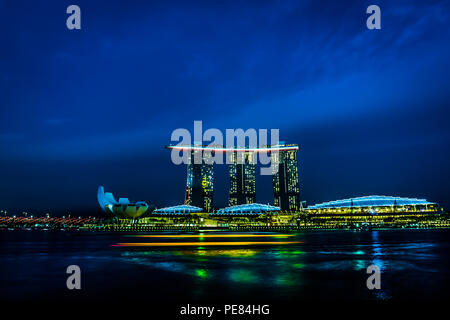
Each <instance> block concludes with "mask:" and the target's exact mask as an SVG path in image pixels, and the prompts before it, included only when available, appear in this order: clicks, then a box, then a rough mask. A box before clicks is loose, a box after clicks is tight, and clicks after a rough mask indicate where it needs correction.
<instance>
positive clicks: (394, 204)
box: [306, 196, 439, 215]
mask: <svg viewBox="0 0 450 320" xmlns="http://www.w3.org/2000/svg"><path fill="white" fill-rule="evenodd" d="M438 209H439V206H438V204H437V203H434V202H429V201H427V200H425V199H416V198H401V197H390V196H367V197H359V198H351V199H344V200H336V201H329V202H324V203H320V204H316V205H313V206H309V207H308V208H306V211H307V212H308V213H312V214H340V215H345V214H353V215H354V214H369V215H379V214H380V215H383V214H397V213H398V214H401V213H416V212H418V213H423V212H430V213H433V212H438Z"/></svg>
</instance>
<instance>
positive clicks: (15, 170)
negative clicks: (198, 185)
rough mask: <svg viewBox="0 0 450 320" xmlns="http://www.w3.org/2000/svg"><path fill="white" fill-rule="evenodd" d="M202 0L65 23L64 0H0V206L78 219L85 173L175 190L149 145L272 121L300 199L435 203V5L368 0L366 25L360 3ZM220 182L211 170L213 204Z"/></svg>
mask: <svg viewBox="0 0 450 320" xmlns="http://www.w3.org/2000/svg"><path fill="white" fill-rule="evenodd" d="M205 3H206V2H205V1H194V2H191V3H189V4H186V3H183V2H176V3H173V4H172V5H170V6H169V5H165V4H163V3H158V2H150V3H142V1H137V0H131V1H126V2H125V1H122V2H121V3H119V2H114V3H111V2H107V1H102V0H100V1H95V2H92V1H85V0H82V1H79V2H78V3H77V5H79V6H80V8H81V11H82V16H83V18H82V19H83V22H82V27H81V29H80V30H68V29H67V27H66V24H65V21H66V18H67V16H68V15H67V13H66V8H67V6H68V5H69V4H71V3H65V2H64V3H63V2H62V3H57V4H55V3H51V2H45V3H42V5H39V6H37V7H35V6H32V4H28V5H26V4H23V3H22V2H20V1H19V2H10V3H2V4H0V9H1V10H0V14H1V19H0V24H1V25H2V26H3V28H2V30H7V32H5V33H4V38H3V39H4V41H3V42H2V49H3V50H2V51H1V53H0V55H1V57H2V59H0V61H1V62H0V67H1V68H0V69H1V73H0V90H1V91H2V95H0V105H1V106H2V107H1V108H0V177H1V179H2V180H1V181H2V184H1V185H0V209H1V210H8V212H14V213H21V212H23V211H26V212H32V213H34V214H40V213H42V214H44V213H46V212H51V213H55V214H64V213H67V212H77V214H78V213H80V214H84V213H86V215H89V214H92V213H94V212H98V206H97V203H96V197H95V192H96V190H97V188H98V186H99V185H103V186H105V188H107V189H108V190H114V191H115V192H117V193H118V194H126V195H132V197H133V198H135V199H140V200H143V201H147V202H148V203H149V204H151V205H155V206H157V207H165V206H170V205H172V204H177V203H181V202H182V201H183V196H184V194H185V192H186V168H185V166H184V165H180V166H176V165H174V164H173V163H172V162H171V161H170V154H169V153H168V152H167V150H164V148H162V146H164V145H167V144H168V143H170V134H171V133H172V132H173V131H174V130H176V129H177V128H187V129H190V128H191V127H192V123H193V121H195V120H202V121H203V123H204V126H205V128H218V129H219V130H221V131H225V130H226V129H227V128H242V129H244V130H246V129H248V128H256V129H260V128H267V129H272V128H274V129H279V130H280V139H282V140H284V141H290V142H294V143H297V144H298V145H299V146H300V150H299V153H298V166H299V169H298V170H299V173H300V185H299V189H300V191H301V200H302V201H303V200H306V201H307V205H308V204H309V205H311V204H316V203H322V202H326V201H332V200H335V199H345V198H352V197H359V196H364V195H372V194H387V195H396V196H402V197H420V198H425V199H428V200H430V201H433V202H436V203H439V204H441V205H442V206H443V207H444V208H449V207H450V198H449V197H448V194H449V193H450V187H448V186H447V185H446V184H445V183H444V182H445V181H447V180H449V179H450V168H449V166H448V158H449V156H450V151H449V150H450V148H449V147H450V127H449V126H448V123H447V122H448V119H449V118H450V111H449V108H448V105H449V103H450V84H449V82H448V73H449V70H450V61H449V60H448V56H449V55H450V42H449V41H448V39H449V38H450V31H449V30H448V28H447V21H448V19H449V12H450V5H449V3H448V1H429V2H427V3H426V4H425V3H423V2H421V1H403V0H400V1H395V2H384V1H383V2H382V3H380V7H381V8H382V28H381V30H368V29H367V27H366V19H367V14H366V8H367V6H368V5H370V4H371V3H368V2H365V1H363V2H361V1H348V2H346V3H345V5H343V4H341V3H337V2H335V1H324V2H321V3H320V4H319V3H317V2H315V1H287V2H285V4H284V5H282V6H281V5H279V4H275V3H273V2H264V3H257V4H256V3H254V2H245V1H244V2H241V3H240V4H239V5H236V4H233V3H228V2H227V3H223V4H220V5H217V6H213V5H205ZM105 8H108V9H107V10H106V9H105ZM6 13H7V14H6ZM17 17H20V19H18V18H17ZM44 17H45V18H44ZM21 21H27V23H22V22H21ZM30 25H32V27H30ZM255 170H256V171H257V172H258V170H259V166H258V165H256V167H255ZM228 179H229V172H228V166H226V165H223V166H217V168H215V176H214V186H215V189H214V202H215V203H216V206H217V207H220V208H221V207H226V206H227V204H228V197H229V185H228ZM272 183H273V181H272V177H270V176H266V177H263V176H260V175H258V174H257V175H256V177H255V185H256V202H258V203H272V199H273V192H272Z"/></svg>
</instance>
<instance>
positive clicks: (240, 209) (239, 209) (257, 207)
mask: <svg viewBox="0 0 450 320" xmlns="http://www.w3.org/2000/svg"><path fill="white" fill-rule="evenodd" d="M278 211H280V207H275V206H271V205H268V204H259V203H250V204H241V205H237V206H232V207H227V208H223V209H220V210H217V211H216V213H215V214H221V215H233V214H235V215H241V214H245V215H247V214H263V213H267V212H278Z"/></svg>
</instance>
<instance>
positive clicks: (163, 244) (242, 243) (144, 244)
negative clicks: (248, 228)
mask: <svg viewBox="0 0 450 320" xmlns="http://www.w3.org/2000/svg"><path fill="white" fill-rule="evenodd" d="M298 243H303V242H302V241H253V242H252V241H249V242H247V241H232V242H136V243H133V242H124V243H117V244H113V245H111V246H112V247H180V246H184V247H187V246H201V247H204V246H259V245H281V244H298Z"/></svg>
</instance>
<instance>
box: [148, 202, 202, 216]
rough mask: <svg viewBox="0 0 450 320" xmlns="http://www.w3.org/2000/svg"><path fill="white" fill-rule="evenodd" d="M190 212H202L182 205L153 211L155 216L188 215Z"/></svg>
mask: <svg viewBox="0 0 450 320" xmlns="http://www.w3.org/2000/svg"><path fill="white" fill-rule="evenodd" d="M192 212H202V208H199V207H194V206H190V205H188V204H182V205H179V206H173V207H167V208H161V209H157V210H155V211H153V213H155V214H190V213H192Z"/></svg>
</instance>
